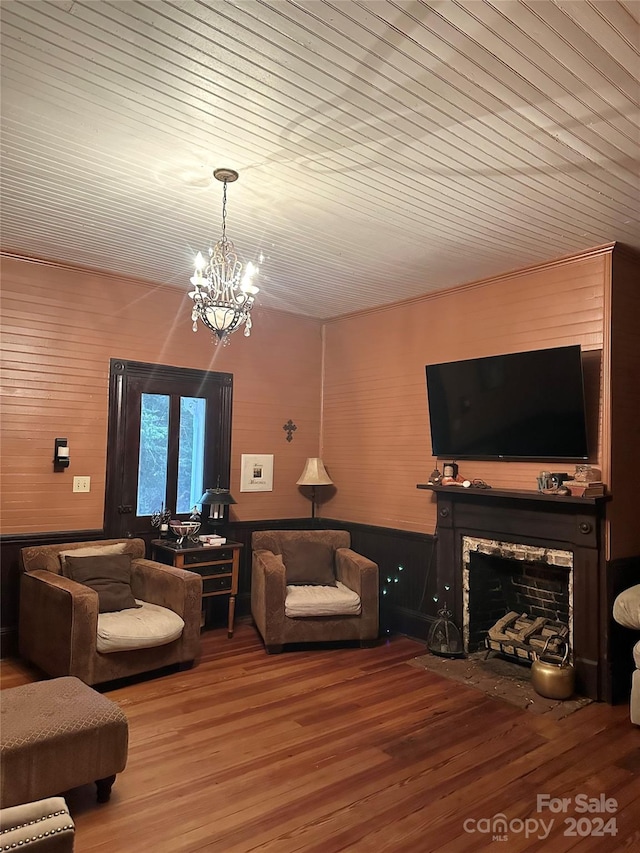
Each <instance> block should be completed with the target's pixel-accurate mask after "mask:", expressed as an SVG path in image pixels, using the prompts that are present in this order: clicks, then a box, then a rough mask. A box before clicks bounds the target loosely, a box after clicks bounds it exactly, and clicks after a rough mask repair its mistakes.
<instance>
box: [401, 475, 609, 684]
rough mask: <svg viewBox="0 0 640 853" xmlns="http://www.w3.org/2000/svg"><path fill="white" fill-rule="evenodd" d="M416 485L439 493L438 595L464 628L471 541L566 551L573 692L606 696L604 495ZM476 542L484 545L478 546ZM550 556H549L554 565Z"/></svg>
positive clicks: (525, 549)
mask: <svg viewBox="0 0 640 853" xmlns="http://www.w3.org/2000/svg"><path fill="white" fill-rule="evenodd" d="M418 488H419V489H428V490H430V491H433V492H435V495H436V499H437V518H438V529H437V546H436V547H437V552H436V553H437V589H438V594H439V595H440V596H443V595H444V588H445V586H448V587H450V592H449V593H448V594H447V596H446V597H447V598H448V600H451V599H452V600H453V608H452V610H453V618H454V620H455V622H456V624H457V625H458V627H459V628H460V630H461V632H462V630H463V626H464V625H465V624H468V614H465V612H464V606H465V601H466V593H465V589H464V571H465V559H466V560H467V561H468V550H469V542H476V541H479V542H485V541H486V542H489V543H491V542H501V543H510V544H509V547H511V546H512V545H513V546H515V550H517V546H523V548H522V549H521V552H522V553H524V554H527V553H529V554H538V553H541V554H542V553H554V552H562V554H563V555H565V556H564V557H563V558H562V560H564V561H565V562H569V563H572V566H571V598H572V601H570V609H571V614H572V620H571V634H572V641H573V657H574V665H575V669H576V691H577V692H578V693H580V694H581V695H583V696H587V697H589V698H590V699H604V700H607V699H608V698H609V695H610V684H609V683H608V666H607V627H606V626H607V624H608V621H609V614H608V612H607V595H606V583H605V561H604V555H603V553H602V542H603V536H602V527H603V523H604V504H605V501H606V498H573V497H561V496H557V495H543V494H541V493H539V492H532V491H515V490H514V491H507V490H503V489H490V490H480V489H462V488H459V487H455V486H448V487H447V486H428V485H422V484H420V485H418ZM476 547H479V548H480V550H482V547H483V546H476ZM488 547H490V546H488ZM465 549H466V551H467V555H466V556H465ZM525 559H526V557H525ZM554 560H555V558H553V557H552V560H551V562H553V561H554ZM562 560H561V562H562Z"/></svg>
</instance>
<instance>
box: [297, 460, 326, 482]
mask: <svg viewBox="0 0 640 853" xmlns="http://www.w3.org/2000/svg"><path fill="white" fill-rule="evenodd" d="M296 485H297V486H331V485H333V480H332V479H331V477H330V476H329V475H328V474H327V472H326V470H325V467H324V462H323V461H322V459H318V458H317V457H316V456H314V457H310V458H309V459H307V461H306V462H305V463H304V471H303V472H302V474H301V475H300V479H299V480H296Z"/></svg>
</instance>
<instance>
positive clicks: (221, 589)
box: [151, 539, 243, 637]
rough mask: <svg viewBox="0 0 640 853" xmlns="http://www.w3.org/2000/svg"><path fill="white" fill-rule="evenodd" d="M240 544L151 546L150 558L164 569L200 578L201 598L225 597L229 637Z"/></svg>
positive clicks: (158, 543)
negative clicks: (172, 567)
mask: <svg viewBox="0 0 640 853" xmlns="http://www.w3.org/2000/svg"><path fill="white" fill-rule="evenodd" d="M242 547H243V545H242V542H226V543H225V544H224V545H214V546H208V545H194V544H191V543H190V544H188V545H185V544H182V545H178V544H177V543H176V542H172V541H170V540H165V539H154V540H153V541H152V542H151V558H152V559H153V560H157V562H159V563H164V564H165V566H175V568H177V569H186V570H187V571H190V572H197V573H198V574H199V575H202V597H203V598H210V597H211V596H214V595H228V596H229V615H228V624H227V636H228V637H233V620H234V616H235V611H236V595H237V594H238V574H239V569H240V549H241V548H242Z"/></svg>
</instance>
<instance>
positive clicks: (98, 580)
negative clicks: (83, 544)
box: [65, 554, 141, 613]
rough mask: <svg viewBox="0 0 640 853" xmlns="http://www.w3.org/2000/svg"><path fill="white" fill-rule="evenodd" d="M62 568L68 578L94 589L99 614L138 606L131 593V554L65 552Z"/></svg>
mask: <svg viewBox="0 0 640 853" xmlns="http://www.w3.org/2000/svg"><path fill="white" fill-rule="evenodd" d="M65 571H66V573H67V577H69V578H71V580H74V581H77V582H78V583H82V584H84V585H85V586H88V587H91V589H95V591H96V592H97V593H98V611H99V612H100V613H111V612H113V611H115V610H126V609H128V608H133V607H141V605H140V604H137V603H136V600H135V598H134V597H133V593H132V592H131V557H130V556H129V555H128V554H105V555H100V556H98V555H96V556H92V557H78V556H75V555H73V556H72V555H71V554H69V555H68V556H67V558H66V560H65Z"/></svg>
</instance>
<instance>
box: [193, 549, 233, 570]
mask: <svg viewBox="0 0 640 853" xmlns="http://www.w3.org/2000/svg"><path fill="white" fill-rule="evenodd" d="M218 560H219V561H220V562H223V561H225V560H229V561H231V560H233V550H232V549H231V548H203V549H202V551H194V552H191V553H186V554H185V555H184V565H185V566H194V565H196V564H197V563H212V562H213V561H216V562H217V561H218Z"/></svg>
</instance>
